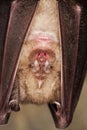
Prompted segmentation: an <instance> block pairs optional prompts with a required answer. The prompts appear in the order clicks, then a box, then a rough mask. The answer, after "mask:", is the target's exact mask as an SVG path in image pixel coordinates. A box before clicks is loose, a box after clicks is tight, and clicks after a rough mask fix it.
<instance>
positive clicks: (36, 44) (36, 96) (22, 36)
mask: <svg viewBox="0 0 87 130" xmlns="http://www.w3.org/2000/svg"><path fill="white" fill-rule="evenodd" d="M86 28H87V2H86V0H84V2H83V1H82V0H69V1H67V0H40V1H38V0H3V1H2V0H0V124H6V123H7V122H8V119H9V117H10V114H11V111H19V110H20V104H21V103H23V104H25V103H33V104H36V105H41V104H46V103H47V104H48V107H49V109H50V111H51V114H52V116H53V119H54V122H55V125H56V127H57V128H66V127H68V125H69V124H70V123H71V121H72V118H73V114H74V111H75V108H76V105H77V103H78V100H79V96H80V93H81V90H82V84H83V81H84V77H85V73H86V68H87V38H86V37H87V29H86Z"/></svg>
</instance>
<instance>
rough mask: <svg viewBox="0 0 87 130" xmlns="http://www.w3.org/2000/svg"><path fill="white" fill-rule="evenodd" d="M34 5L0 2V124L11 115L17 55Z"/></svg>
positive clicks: (20, 0) (33, 1)
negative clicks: (10, 103)
mask: <svg viewBox="0 0 87 130" xmlns="http://www.w3.org/2000/svg"><path fill="white" fill-rule="evenodd" d="M36 5H37V1H35V0H30V1H29V0H25V1H24V0H19V1H17V0H15V1H13V2H11V0H3V1H0V31H1V32H0V124H5V123H7V121H8V118H9V116H10V113H11V108H10V105H9V102H10V98H11V95H12V90H13V84H14V79H15V75H16V71H17V63H18V59H19V54H20V50H21V47H22V44H23V41H24V38H25V35H26V32H27V29H28V27H29V25H30V22H31V19H32V17H33V14H34V12H35V9H36ZM4 16H5V18H4Z"/></svg>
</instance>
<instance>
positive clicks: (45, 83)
mask: <svg viewBox="0 0 87 130" xmlns="http://www.w3.org/2000/svg"><path fill="white" fill-rule="evenodd" d="M48 4H49V8H48V7H47V6H48ZM57 4H58V3H57V2H56V0H53V1H47V2H46V1H43V0H42V1H40V2H39V3H38V6H37V9H36V12H35V15H34V17H33V19H32V21H31V25H30V27H29V29H28V33H27V36H26V38H25V41H24V44H23V47H22V51H21V55H20V59H19V67H18V72H17V80H18V82H19V83H18V84H19V86H18V87H19V89H20V100H21V102H31V103H36V104H42V103H49V102H54V101H59V100H60V83H61V45H60V34H59V33H60V32H59V29H60V26H59V19H58V9H57V6H58V5H57ZM47 8H48V9H47ZM49 17H50V18H49ZM57 26H58V29H56V27H57Z"/></svg>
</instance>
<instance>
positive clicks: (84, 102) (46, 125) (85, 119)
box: [0, 76, 87, 130]
mask: <svg viewBox="0 0 87 130" xmlns="http://www.w3.org/2000/svg"><path fill="white" fill-rule="evenodd" d="M82 129H83V130H87V76H86V78H85V82H84V85H83V90H82V93H81V96H80V100H79V103H78V106H77V108H76V111H75V113H74V117H73V121H72V123H71V125H70V126H69V127H68V128H66V129H65V130H82ZM0 130H60V129H56V128H55V125H54V123H53V119H52V117H51V115H50V111H49V109H48V107H47V106H46V105H43V106H34V105H25V106H21V111H20V112H18V113H14V112H13V113H12V114H11V117H10V120H9V122H8V124H7V125H4V126H0Z"/></svg>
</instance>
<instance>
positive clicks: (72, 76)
mask: <svg viewBox="0 0 87 130" xmlns="http://www.w3.org/2000/svg"><path fill="white" fill-rule="evenodd" d="M58 3H59V4H58V9H59V12H60V28H61V41H62V43H61V45H62V73H61V105H60V107H59V106H57V105H54V104H49V108H50V110H51V112H52V115H53V118H54V121H55V124H56V127H58V128H65V127H67V126H68V125H69V124H70V122H71V120H72V117H73V113H74V109H75V107H76V105H77V102H78V99H79V96H80V93H81V90H82V83H83V80H84V76H85V73H86V65H87V8H86V7H85V6H84V4H81V3H79V4H77V3H75V2H73V1H72V2H71V1H63V0H59V1H58Z"/></svg>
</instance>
